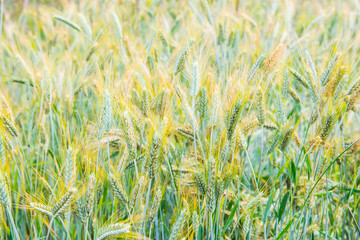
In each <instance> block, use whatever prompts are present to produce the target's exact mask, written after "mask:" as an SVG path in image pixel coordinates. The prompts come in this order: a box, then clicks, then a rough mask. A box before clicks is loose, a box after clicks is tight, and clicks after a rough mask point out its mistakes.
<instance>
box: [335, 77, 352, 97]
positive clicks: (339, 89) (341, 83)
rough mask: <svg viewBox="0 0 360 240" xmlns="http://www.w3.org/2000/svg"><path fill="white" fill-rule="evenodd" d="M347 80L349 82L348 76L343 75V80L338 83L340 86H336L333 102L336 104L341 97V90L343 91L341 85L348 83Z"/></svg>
mask: <svg viewBox="0 0 360 240" xmlns="http://www.w3.org/2000/svg"><path fill="white" fill-rule="evenodd" d="M348 80H349V74H345V75H344V76H343V79H342V81H341V82H340V84H338V85H337V86H336V88H335V91H334V100H335V102H337V101H338V100H339V98H340V97H342V96H343V89H344V84H343V83H346V82H348Z"/></svg>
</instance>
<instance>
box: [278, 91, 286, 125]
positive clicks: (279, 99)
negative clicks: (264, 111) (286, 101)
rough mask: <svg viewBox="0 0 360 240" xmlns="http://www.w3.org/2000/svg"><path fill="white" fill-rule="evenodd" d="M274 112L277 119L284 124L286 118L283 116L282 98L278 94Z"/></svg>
mask: <svg viewBox="0 0 360 240" xmlns="http://www.w3.org/2000/svg"><path fill="white" fill-rule="evenodd" d="M276 113H277V115H278V119H279V122H280V124H284V122H285V120H286V116H285V112H284V108H283V104H282V100H281V97H280V96H279V95H278V97H277V99H276Z"/></svg>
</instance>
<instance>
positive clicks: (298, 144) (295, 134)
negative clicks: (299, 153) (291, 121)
mask: <svg viewBox="0 0 360 240" xmlns="http://www.w3.org/2000/svg"><path fill="white" fill-rule="evenodd" d="M294 141H295V144H296V146H297V147H301V146H302V145H303V144H302V142H301V140H300V138H299V135H298V134H297V133H296V132H294Z"/></svg>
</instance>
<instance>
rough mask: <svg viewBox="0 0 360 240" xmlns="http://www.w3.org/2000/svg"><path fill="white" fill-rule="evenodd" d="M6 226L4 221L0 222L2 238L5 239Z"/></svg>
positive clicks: (0, 237)
mask: <svg viewBox="0 0 360 240" xmlns="http://www.w3.org/2000/svg"><path fill="white" fill-rule="evenodd" d="M5 239H6V238H5V227H4V224H3V223H0V240H5Z"/></svg>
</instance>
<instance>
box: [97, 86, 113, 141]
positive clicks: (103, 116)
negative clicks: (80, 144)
mask: <svg viewBox="0 0 360 240" xmlns="http://www.w3.org/2000/svg"><path fill="white" fill-rule="evenodd" d="M103 95H104V100H103V103H102V106H101V113H100V127H99V133H98V138H99V139H101V138H102V137H103V136H104V133H105V132H109V131H110V128H111V121H112V106H111V97H110V93H109V91H108V90H104V93H103Z"/></svg>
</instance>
